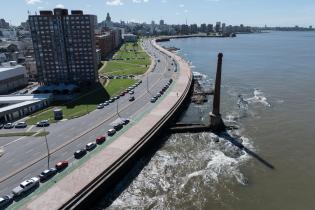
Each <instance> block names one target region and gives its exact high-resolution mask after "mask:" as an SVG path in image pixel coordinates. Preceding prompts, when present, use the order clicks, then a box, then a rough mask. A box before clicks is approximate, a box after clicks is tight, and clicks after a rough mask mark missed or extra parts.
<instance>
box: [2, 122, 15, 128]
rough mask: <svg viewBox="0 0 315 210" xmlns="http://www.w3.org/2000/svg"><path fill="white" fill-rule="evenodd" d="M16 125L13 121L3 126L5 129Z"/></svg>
mask: <svg viewBox="0 0 315 210" xmlns="http://www.w3.org/2000/svg"><path fill="white" fill-rule="evenodd" d="M13 127H14V124H13V123H7V124H5V125H4V126H3V128H4V129H11V128H13Z"/></svg>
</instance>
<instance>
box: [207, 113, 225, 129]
mask: <svg viewBox="0 0 315 210" xmlns="http://www.w3.org/2000/svg"><path fill="white" fill-rule="evenodd" d="M209 116H210V129H211V130H213V131H215V132H220V131H225V130H226V127H225V125H224V122H223V120H222V118H221V115H220V114H218V115H215V114H213V113H212V112H210V113H209Z"/></svg>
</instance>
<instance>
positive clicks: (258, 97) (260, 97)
mask: <svg viewBox="0 0 315 210" xmlns="http://www.w3.org/2000/svg"><path fill="white" fill-rule="evenodd" d="M253 94H254V96H253V97H250V98H245V99H244V100H245V101H246V102H248V103H260V104H263V105H265V106H268V107H270V106H271V105H270V103H269V102H268V101H267V98H266V96H265V95H264V92H262V91H261V90H259V89H255V90H254V92H253Z"/></svg>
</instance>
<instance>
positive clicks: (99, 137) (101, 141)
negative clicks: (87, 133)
mask: <svg viewBox="0 0 315 210" xmlns="http://www.w3.org/2000/svg"><path fill="white" fill-rule="evenodd" d="M104 141H106V136H98V137H97V138H96V140H95V142H96V143H97V144H102V143H103V142H104Z"/></svg>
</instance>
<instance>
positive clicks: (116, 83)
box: [27, 79, 136, 125]
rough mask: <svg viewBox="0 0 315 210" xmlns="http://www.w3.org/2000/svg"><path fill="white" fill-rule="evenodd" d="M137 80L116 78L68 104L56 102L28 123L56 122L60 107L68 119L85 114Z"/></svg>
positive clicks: (31, 118) (36, 114)
mask: <svg viewBox="0 0 315 210" xmlns="http://www.w3.org/2000/svg"><path fill="white" fill-rule="evenodd" d="M135 82H136V81H135V80H133V79H115V80H111V81H110V82H109V84H108V85H107V86H106V88H105V87H103V86H102V85H98V86H95V87H93V89H91V90H89V91H87V92H86V93H82V94H81V96H80V97H78V98H77V99H75V100H73V101H71V102H68V103H66V104H64V103H60V102H55V103H53V104H52V105H51V106H50V107H49V108H48V109H45V110H42V111H39V112H37V113H35V114H33V115H31V117H30V118H29V119H28V120H27V123H28V124H32V125H34V124H36V122H38V121H41V120H45V119H48V120H49V121H50V122H55V120H54V116H53V109H54V108H56V107H58V108H61V109H62V111H63V116H64V118H66V119H72V118H76V117H80V116H82V115H85V114H87V113H89V112H91V111H93V110H95V109H96V107H97V105H98V104H100V103H103V102H104V101H106V100H107V99H109V98H110V97H112V96H115V95H117V94H119V93H120V92H121V91H123V90H125V89H126V88H127V87H129V86H131V85H133V84H134V83H135Z"/></svg>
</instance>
